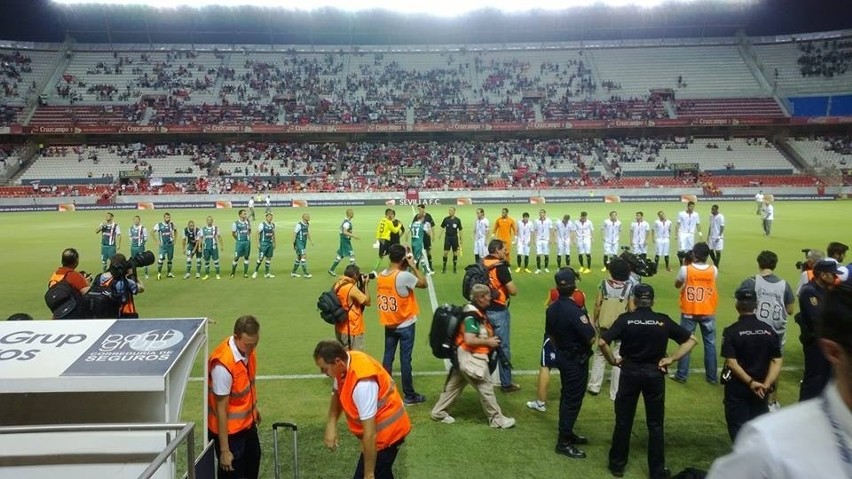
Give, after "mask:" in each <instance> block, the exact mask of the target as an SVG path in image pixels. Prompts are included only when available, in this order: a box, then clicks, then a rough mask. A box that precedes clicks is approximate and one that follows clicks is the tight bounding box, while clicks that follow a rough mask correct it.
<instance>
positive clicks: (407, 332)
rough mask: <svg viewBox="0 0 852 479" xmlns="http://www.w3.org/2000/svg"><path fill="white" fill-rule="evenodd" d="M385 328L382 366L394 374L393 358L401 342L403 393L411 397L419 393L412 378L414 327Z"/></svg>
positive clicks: (400, 360)
mask: <svg viewBox="0 0 852 479" xmlns="http://www.w3.org/2000/svg"><path fill="white" fill-rule="evenodd" d="M415 326H416V324H412V325H411V326H408V327H406V328H399V329H391V328H385V356H384V358H383V359H382V366H384V368H385V370H386V371H387V372H388V374H390V375H391V376H393V358H394V356H396V346H397V344H399V370H400V373H401V375H402V393H403V395H404V397H407V398H410V397H413V396H415V395H416V394H417V392H416V391H414V380H413V379H412V378H411V353H412V351H414V327H415Z"/></svg>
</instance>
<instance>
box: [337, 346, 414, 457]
mask: <svg viewBox="0 0 852 479" xmlns="http://www.w3.org/2000/svg"><path fill="white" fill-rule="evenodd" d="M363 379H375V380H376V382H377V383H378V384H379V398H378V405H377V408H376V416H375V417H374V419H375V421H376V450H377V451H381V450H383V449H387V448H388V447H389V446H391V445H393V444H396V443H397V442H399V441H401V440H402V439H404V438H405V436H407V435H408V433H409V432H411V420H410V419H409V418H408V414H407V413H406V412H405V407H404V406H403V404H402V397H401V396H400V395H399V392H397V390H396V386H395V385H394V382H393V378H391V376H390V374H388V373H387V371H385V368H384V367H383V366H382V365H381V363H379V362H378V361H376V360H375V359H373V358H371V357H370V356H368V355H366V354H365V353H362V352H360V351H349V366H348V367H347V369H346V375H345V376H344V377H343V378H342V379H341V378H338V380H337V381H338V385H339V391H338V398H339V399H340V405H341V407H342V409H343V413H344V414H346V422H347V424H348V425H349V430H350V431H352V434H354V435H355V437H357V438H358V439H361V438H362V437H363V436H364V425H363V424H362V423H361V416H360V415H359V414H358V407H357V406H356V405H355V401H353V400H352V392H353V391H354V390H355V386H356V385H357V384H358V381H361V380H363Z"/></svg>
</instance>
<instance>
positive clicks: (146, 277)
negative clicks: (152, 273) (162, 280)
mask: <svg viewBox="0 0 852 479" xmlns="http://www.w3.org/2000/svg"><path fill="white" fill-rule="evenodd" d="M145 279H148V275H147V274H146V275H145ZM157 279H159V278H157Z"/></svg>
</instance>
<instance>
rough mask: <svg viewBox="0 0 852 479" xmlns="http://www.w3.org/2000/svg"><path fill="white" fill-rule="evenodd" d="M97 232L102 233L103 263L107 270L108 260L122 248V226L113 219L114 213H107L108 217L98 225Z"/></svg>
mask: <svg viewBox="0 0 852 479" xmlns="http://www.w3.org/2000/svg"><path fill="white" fill-rule="evenodd" d="M95 234H99V235H101V265H102V266H103V268H104V271H106V270H107V262H108V261H109V259H110V258H112V257H113V256H114V255H115V253H116V252H117V251H118V249H119V248H121V228H119V226H118V223H116V222H115V221H114V220H113V217H112V213H107V214H106V219H105V220H104V222H103V223H101V224H100V225H98V228H97V229H96V230H95Z"/></svg>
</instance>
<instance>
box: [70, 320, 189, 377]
mask: <svg viewBox="0 0 852 479" xmlns="http://www.w3.org/2000/svg"><path fill="white" fill-rule="evenodd" d="M203 324H204V320H203V319H186V320H179V321H175V320H165V319H162V320H160V319H148V320H141V321H140V320H132V321H115V322H113V324H112V325H110V327H109V328H108V329H107V330H106V331H104V332H103V334H101V335H100V337H98V338H97V340H95V342H94V343H93V344H91V345H90V346H89V348H88V349H87V350H86V351H84V352H83V353H82V354H81V355H79V357H77V360H76V361H74V363H73V364H71V366H70V367H68V369H66V370H65V371H64V372H63V373H62V376H162V375H165V374H166V372H167V371H168V370H169V368H171V366H172V364H174V362H175V361H176V360H177V359H178V357H179V356H180V355H181V353H182V352H183V350H184V349H185V348H186V347H187V345H188V344H189V340H190V339H191V338H192V336H193V335H194V334H195V332H196V331H197V330H198V329H199V328H200V327H202V325H203Z"/></svg>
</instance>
